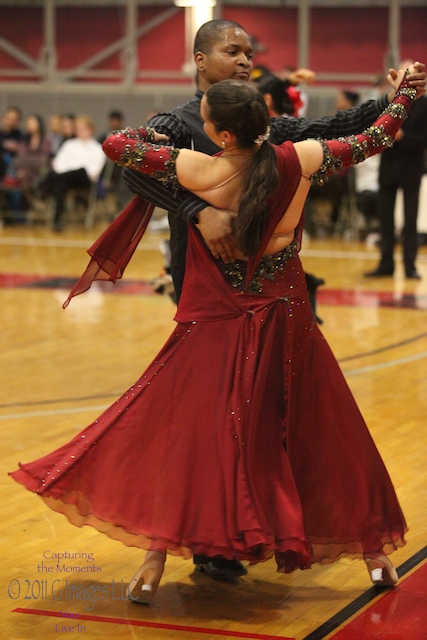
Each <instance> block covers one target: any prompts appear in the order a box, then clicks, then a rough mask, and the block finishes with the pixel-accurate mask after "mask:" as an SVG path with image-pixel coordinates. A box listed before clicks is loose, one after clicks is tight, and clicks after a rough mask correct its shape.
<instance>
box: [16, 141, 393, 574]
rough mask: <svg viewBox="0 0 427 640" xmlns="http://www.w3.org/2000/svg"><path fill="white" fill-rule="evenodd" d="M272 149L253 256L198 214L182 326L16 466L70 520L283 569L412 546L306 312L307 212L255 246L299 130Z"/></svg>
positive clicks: (273, 220) (284, 191)
mask: <svg viewBox="0 0 427 640" xmlns="http://www.w3.org/2000/svg"><path fill="white" fill-rule="evenodd" d="M353 152H354V149H353ZM276 155H277V162H278V168H279V172H280V176H281V184H280V187H279V191H278V193H277V194H276V195H275V197H274V198H272V199H271V202H270V203H269V204H270V219H269V224H268V228H267V231H266V234H265V238H264V241H263V243H262V246H261V247H260V249H259V251H258V254H257V256H255V257H254V258H253V259H251V260H249V263H245V262H244V261H236V262H234V263H232V264H231V265H225V264H223V263H222V262H221V261H216V260H215V259H214V258H213V257H212V255H211V254H210V253H209V251H208V250H207V249H206V247H205V244H204V242H203V240H202V238H201V236H200V234H199V232H198V231H197V228H195V227H194V226H192V225H189V242H188V251H187V259H186V274H185V281H184V287H183V293H182V297H181V299H180V303H179V306H178V310H177V314H176V321H177V326H176V328H175V330H174V331H173V333H172V335H171V336H170V338H169V339H168V341H167V342H166V344H165V345H164V347H163V348H162V349H161V351H160V352H159V354H158V355H157V357H156V358H155V360H154V361H153V362H152V363H151V364H150V366H149V367H148V369H147V370H146V371H145V372H144V373H143V374H142V375H141V377H140V378H139V379H138V380H137V381H136V383H135V384H134V385H133V386H132V387H131V388H130V389H129V390H128V391H127V392H126V393H125V394H124V395H123V396H122V397H121V398H120V399H119V400H117V402H115V403H114V404H113V405H112V406H111V407H110V408H108V409H107V410H106V411H105V412H104V413H103V414H102V415H101V416H100V417H99V418H98V419H97V420H95V421H94V422H93V423H92V424H91V425H90V426H88V427H87V428H86V429H85V430H84V431H82V432H81V433H80V434H79V435H77V436H76V437H74V438H73V439H72V440H71V441H70V442H68V443H67V444H65V445H64V446H62V447H61V448H59V449H57V450H56V451H54V452H52V453H49V454H48V455H46V456H44V457H42V458H40V459H38V460H36V461H34V462H31V463H28V464H21V465H20V468H19V470H17V471H15V472H14V473H12V474H11V475H12V477H13V478H14V479H15V480H17V481H18V482H20V483H22V484H23V485H25V487H26V488H27V489H29V490H30V491H33V492H35V493H38V494H39V495H40V496H41V497H42V499H43V500H44V501H45V502H46V503H47V504H48V506H49V507H50V508H52V509H53V510H55V511H57V512H60V513H63V514H65V515H66V516H67V517H68V518H69V520H70V522H72V523H73V524H75V525H78V526H82V525H91V526H93V527H95V528H97V529H98V530H99V531H101V532H103V533H105V534H107V535H109V536H110V537H112V538H114V539H117V540H120V541H122V542H124V543H125V544H127V545H132V546H137V547H141V548H146V549H148V548H149V549H156V550H167V551H168V552H169V553H172V554H176V555H183V556H184V557H190V556H191V554H201V555H206V556H209V557H214V556H222V557H224V558H229V559H230V558H235V559H239V560H249V561H250V562H251V563H256V562H258V561H263V560H266V559H268V558H270V557H272V556H273V555H274V556H275V558H276V561H277V565H278V570H279V571H284V572H288V571H292V570H293V569H295V568H307V567H309V566H310V565H311V564H312V563H313V562H332V561H334V560H336V559H337V558H339V557H340V556H342V555H347V556H351V557H362V556H363V555H364V554H366V555H368V556H375V555H378V554H380V553H391V552H392V551H393V550H395V549H396V548H397V547H399V546H403V544H404V534H405V532H406V525H405V520H404V517H403V514H402V511H401V509H400V506H399V503H398V500H397V497H396V494H395V491H394V488H393V485H392V483H391V480H390V478H389V475H388V473H387V470H386V468H385V466H384V464H383V462H382V460H381V457H380V455H379V453H378V450H377V448H376V446H375V444H374V442H373V440H372V437H371V435H370V434H369V431H368V429H367V427H366V424H365V422H364V420H363V417H362V416H361V414H360V411H359V409H358V407H357V405H356V402H355V400H354V398H353V396H352V393H351V391H350V389H349V387H348V385H347V383H346V381H345V379H344V376H343V374H342V372H341V370H340V367H339V365H338V363H337V361H336V359H335V357H334V356H333V354H332V352H331V350H330V348H329V346H328V344H327V342H326V340H325V338H324V337H323V335H322V333H321V331H320V330H319V328H318V326H317V324H316V322H315V319H314V317H313V312H312V310H311V307H310V304H309V301H308V295H307V290H306V285H305V277H304V272H303V269H302V266H301V262H300V259H299V255H298V251H299V241H300V236H301V224H300V228H299V229H297V232H296V236H295V239H294V242H293V243H292V244H291V245H290V246H289V247H287V248H286V249H285V250H284V251H282V252H280V253H278V254H275V255H273V256H267V257H262V253H263V249H264V247H265V246H266V244H267V242H268V239H269V237H270V236H271V233H272V232H273V230H274V228H275V226H276V225H277V222H278V220H279V219H280V218H281V216H282V215H283V211H285V210H286V207H287V205H288V204H289V202H290V201H291V199H292V196H293V194H294V193H295V190H296V188H297V185H298V183H299V180H300V177H301V168H300V165H299V162H298V159H297V156H296V153H295V149H294V147H293V144H292V143H289V142H288V143H284V144H283V145H281V146H280V147H277V148H276ZM114 224H115V223H113V225H114Z"/></svg>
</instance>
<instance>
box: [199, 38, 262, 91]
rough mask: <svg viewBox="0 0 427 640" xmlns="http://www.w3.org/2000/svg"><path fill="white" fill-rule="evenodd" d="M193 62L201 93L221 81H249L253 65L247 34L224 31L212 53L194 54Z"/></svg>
mask: <svg viewBox="0 0 427 640" xmlns="http://www.w3.org/2000/svg"><path fill="white" fill-rule="evenodd" d="M195 62H196V65H197V69H198V71H199V86H200V89H201V90H202V91H206V89H208V88H209V87H210V86H212V85H214V84H216V83H217V82H220V81H221V80H230V79H231V80H232V79H237V80H244V81H247V80H249V78H250V75H251V71H252V66H253V64H252V45H251V41H250V39H249V36H248V34H247V33H246V32H245V31H243V30H242V29H237V28H231V29H224V31H223V32H222V38H221V40H219V41H218V42H217V43H216V44H215V45H214V47H213V48H212V51H211V52H210V53H209V54H204V53H201V52H198V53H196V55H195Z"/></svg>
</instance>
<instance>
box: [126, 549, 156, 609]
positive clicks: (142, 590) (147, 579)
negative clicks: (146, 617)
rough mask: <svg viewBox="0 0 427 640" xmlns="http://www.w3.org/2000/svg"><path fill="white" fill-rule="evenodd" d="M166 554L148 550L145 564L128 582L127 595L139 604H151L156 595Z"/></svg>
mask: <svg viewBox="0 0 427 640" xmlns="http://www.w3.org/2000/svg"><path fill="white" fill-rule="evenodd" d="M165 559H166V554H165V553H161V552H160V551H148V552H147V555H146V557H145V562H144V564H143V565H142V566H141V567H140V568H139V569H138V571H137V572H136V574H135V575H134V577H133V578H132V580H131V581H130V582H129V584H128V588H127V593H126V595H127V597H128V598H129V599H130V600H131V601H132V602H137V603H138V604H149V603H150V602H151V601H152V599H153V598H154V596H155V595H156V591H157V587H158V586H159V583H160V579H161V577H162V575H163V571H164V568H165Z"/></svg>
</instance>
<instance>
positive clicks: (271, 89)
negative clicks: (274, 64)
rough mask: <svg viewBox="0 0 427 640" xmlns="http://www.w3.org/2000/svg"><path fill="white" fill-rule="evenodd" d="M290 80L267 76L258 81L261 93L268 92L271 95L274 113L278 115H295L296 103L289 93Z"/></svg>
mask: <svg viewBox="0 0 427 640" xmlns="http://www.w3.org/2000/svg"><path fill="white" fill-rule="evenodd" d="M288 87H289V82H288V81H287V80H281V79H280V78H277V77H272V78H267V79H266V80H261V82H259V83H258V90H259V92H260V93H261V95H263V96H265V94H266V93H269V94H270V95H271V99H272V101H273V110H274V115H277V116H283V115H287V116H293V114H294V109H295V107H294V105H293V103H292V100H291V99H290V97H289V94H288Z"/></svg>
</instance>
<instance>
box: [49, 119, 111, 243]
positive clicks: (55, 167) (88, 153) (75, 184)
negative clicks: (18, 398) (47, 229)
mask: <svg viewBox="0 0 427 640" xmlns="http://www.w3.org/2000/svg"><path fill="white" fill-rule="evenodd" d="M93 134H94V125H93V122H92V120H91V119H90V118H89V117H88V116H83V115H82V116H78V117H77V118H76V137H75V138H72V139H70V140H66V141H65V142H63V143H62V145H61V147H60V148H59V151H58V153H57V154H56V156H55V157H54V159H53V160H52V169H51V171H49V173H48V175H47V176H46V179H45V180H44V182H43V185H42V188H43V192H44V194H45V195H51V196H53V197H54V198H55V215H54V221H53V228H54V230H55V231H62V229H63V214H64V209H65V197H66V195H67V193H68V192H69V190H70V189H83V190H86V191H89V190H90V188H91V186H92V185H95V184H96V182H97V181H98V179H99V176H100V175H101V171H102V169H103V167H104V163H105V156H104V153H103V151H102V146H101V145H100V143H99V142H98V141H97V140H95V138H94V136H93Z"/></svg>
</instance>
